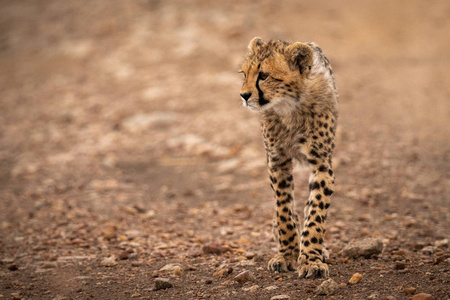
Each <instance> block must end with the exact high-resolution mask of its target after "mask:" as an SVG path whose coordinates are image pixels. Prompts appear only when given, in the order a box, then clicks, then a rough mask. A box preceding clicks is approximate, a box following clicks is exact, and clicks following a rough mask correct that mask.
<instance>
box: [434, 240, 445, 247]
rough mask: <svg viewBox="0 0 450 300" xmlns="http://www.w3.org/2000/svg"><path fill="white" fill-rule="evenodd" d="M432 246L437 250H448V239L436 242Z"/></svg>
mask: <svg viewBox="0 0 450 300" xmlns="http://www.w3.org/2000/svg"><path fill="white" fill-rule="evenodd" d="M434 245H435V246H436V247H438V248H448V239H443V240H439V241H436V242H434Z"/></svg>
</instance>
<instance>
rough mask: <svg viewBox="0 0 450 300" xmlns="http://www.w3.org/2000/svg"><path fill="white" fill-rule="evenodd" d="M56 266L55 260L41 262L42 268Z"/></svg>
mask: <svg viewBox="0 0 450 300" xmlns="http://www.w3.org/2000/svg"><path fill="white" fill-rule="evenodd" d="M56 267H58V263H57V262H56V261H45V262H43V263H42V264H41V268H42V269H53V268H56Z"/></svg>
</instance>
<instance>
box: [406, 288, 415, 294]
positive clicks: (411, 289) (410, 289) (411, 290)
mask: <svg viewBox="0 0 450 300" xmlns="http://www.w3.org/2000/svg"><path fill="white" fill-rule="evenodd" d="M415 292H416V288H415V287H407V288H404V289H403V293H404V294H405V295H412V294H414V293H415Z"/></svg>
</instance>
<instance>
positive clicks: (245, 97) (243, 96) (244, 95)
mask: <svg viewBox="0 0 450 300" xmlns="http://www.w3.org/2000/svg"><path fill="white" fill-rule="evenodd" d="M251 95H252V93H243V94H241V98H242V99H244V100H245V101H247V100H248V99H250V96H251Z"/></svg>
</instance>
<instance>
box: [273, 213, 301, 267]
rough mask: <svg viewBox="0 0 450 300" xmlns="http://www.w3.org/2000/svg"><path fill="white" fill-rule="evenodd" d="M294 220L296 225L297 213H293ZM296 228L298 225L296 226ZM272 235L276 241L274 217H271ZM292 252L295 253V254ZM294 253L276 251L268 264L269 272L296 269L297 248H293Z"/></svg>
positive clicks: (276, 233)
mask: <svg viewBox="0 0 450 300" xmlns="http://www.w3.org/2000/svg"><path fill="white" fill-rule="evenodd" d="M294 218H295V222H296V224H297V225H298V215H297V214H294ZM297 228H298V227H297ZM273 235H274V237H275V241H278V237H279V236H278V229H277V220H276V217H274V219H273ZM294 253H297V255H295V254H294ZM294 253H290V254H289V253H277V254H276V255H275V256H274V257H273V258H272V259H271V260H270V261H269V264H268V269H269V271H271V272H279V273H281V272H288V271H295V270H296V269H297V260H298V250H294Z"/></svg>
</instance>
